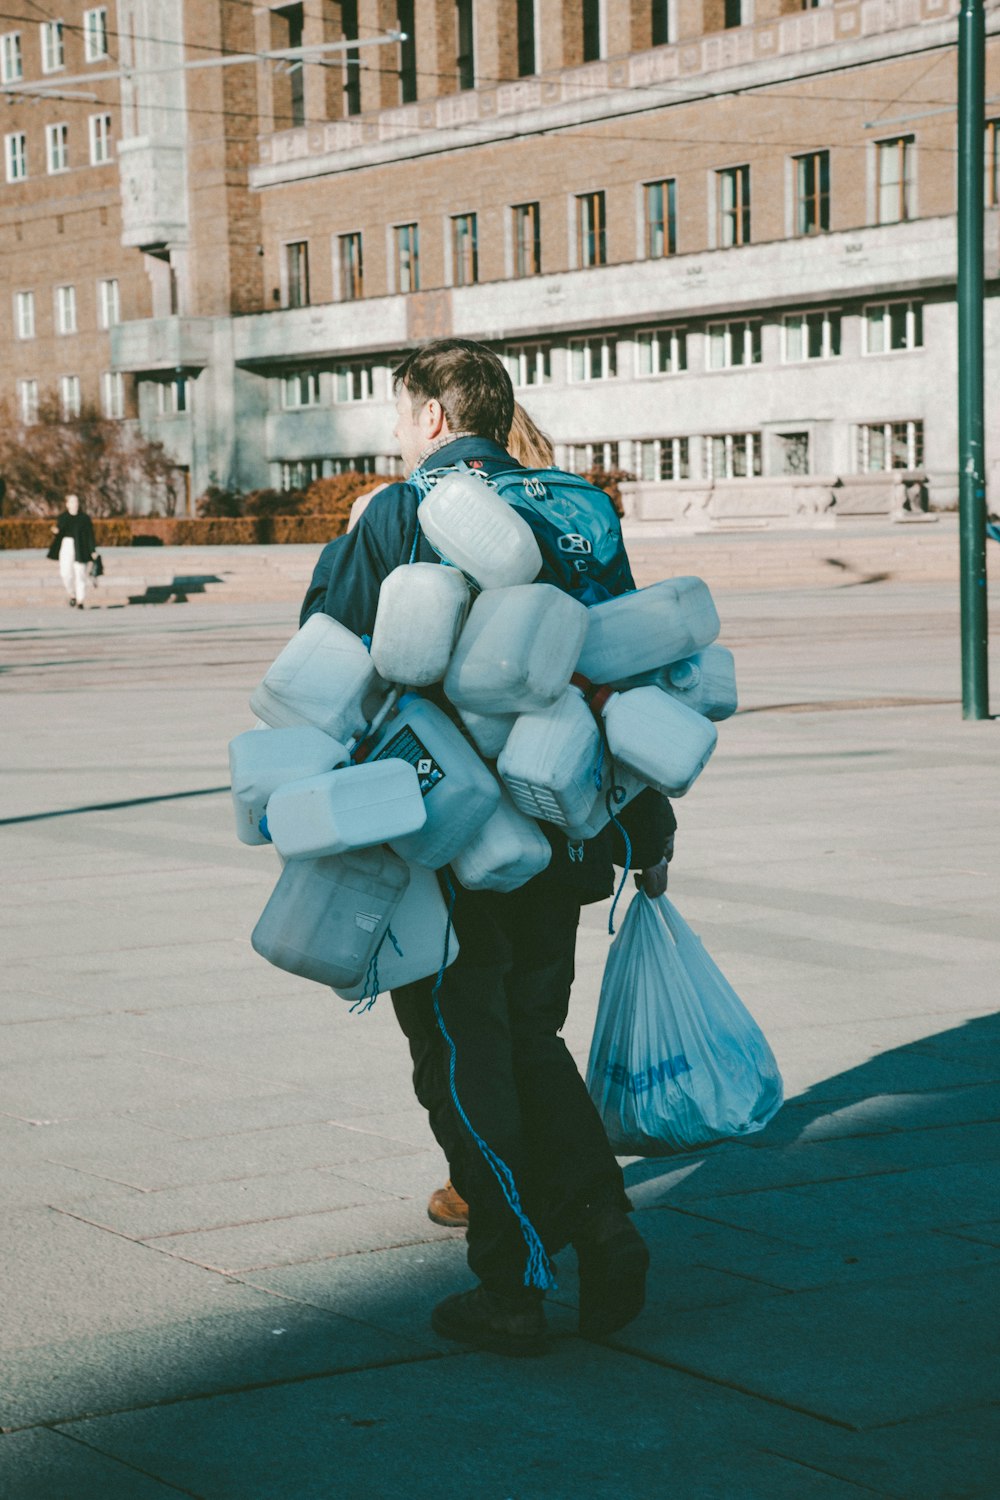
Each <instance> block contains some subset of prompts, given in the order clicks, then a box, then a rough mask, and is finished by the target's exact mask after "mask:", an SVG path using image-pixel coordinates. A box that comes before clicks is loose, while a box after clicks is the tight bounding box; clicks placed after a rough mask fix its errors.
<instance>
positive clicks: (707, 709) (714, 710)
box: [615, 643, 739, 724]
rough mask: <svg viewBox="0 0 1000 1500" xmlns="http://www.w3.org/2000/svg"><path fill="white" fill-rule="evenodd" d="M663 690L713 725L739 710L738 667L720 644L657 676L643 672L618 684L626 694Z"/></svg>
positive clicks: (660, 671) (666, 668)
mask: <svg viewBox="0 0 1000 1500" xmlns="http://www.w3.org/2000/svg"><path fill="white" fill-rule="evenodd" d="M650 684H651V685H652V686H653V687H658V688H662V690H663V692H665V693H669V694H670V696H671V698H676V699H678V701H679V702H681V703H686V704H687V706H688V708H693V709H694V711H695V713H697V714H704V715H705V718H706V719H711V720H712V721H713V723H716V724H718V723H720V722H721V720H723V719H728V718H730V717H731V716H732V715H733V714H734V713H735V712H736V710H737V708H738V706H739V702H738V698H737V694H736V665H735V663H734V661H733V653H732V652H731V651H729V650H727V648H726V647H725V646H720V645H718V643H716V644H715V645H714V646H706V647H705V649H704V651H696V652H695V654H694V656H688V657H685V658H684V660H683V661H675V662H673V663H672V664H671V665H670V666H669V667H660V668H659V670H658V671H656V672H640V674H639V675H638V676H637V677H627V678H625V680H624V681H622V682H616V683H615V687H617V688H620V689H621V690H622V691H623V692H624V691H625V689H626V688H634V687H647V686H649V685H650Z"/></svg>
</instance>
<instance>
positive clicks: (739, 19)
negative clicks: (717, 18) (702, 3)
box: [722, 0, 743, 31]
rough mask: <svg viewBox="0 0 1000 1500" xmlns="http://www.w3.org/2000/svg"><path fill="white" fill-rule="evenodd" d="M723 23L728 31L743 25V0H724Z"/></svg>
mask: <svg viewBox="0 0 1000 1500" xmlns="http://www.w3.org/2000/svg"><path fill="white" fill-rule="evenodd" d="M722 24H723V26H724V27H725V29H726V30H727V31H730V30H731V29H732V28H733V27H734V26H742V25H743V0H724V7H723V13H722Z"/></svg>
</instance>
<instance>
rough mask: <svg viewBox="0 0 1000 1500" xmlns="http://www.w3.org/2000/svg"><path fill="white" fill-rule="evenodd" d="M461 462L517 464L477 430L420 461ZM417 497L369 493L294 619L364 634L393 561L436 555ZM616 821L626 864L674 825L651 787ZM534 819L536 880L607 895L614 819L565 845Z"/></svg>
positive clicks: (645, 861) (661, 841)
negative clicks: (538, 859) (543, 843)
mask: <svg viewBox="0 0 1000 1500" xmlns="http://www.w3.org/2000/svg"><path fill="white" fill-rule="evenodd" d="M462 461H464V462H465V463H468V464H470V465H474V466H475V467H481V468H482V469H483V470H484V471H485V472H486V473H487V474H497V473H502V472H505V471H509V470H511V469H519V468H521V467H523V466H522V465H521V464H519V463H518V462H517V460H516V459H513V458H511V456H510V454H509V453H507V452H506V450H505V449H503V448H501V447H500V445H499V443H494V442H492V441H491V440H490V439H489V438H478V437H463V438H456V439H455V441H454V442H452V443H448V444H446V445H445V446H444V447H442V448H439V449H438V450H437V452H436V453H434V454H432V455H431V457H430V458H429V459H428V460H427V461H426V463H424V464H423V465H421V467H422V469H423V470H424V471H425V472H428V473H430V472H433V471H434V470H436V469H443V468H449V467H451V466H452V465H454V464H457V463H459V462H462ZM420 500H421V494H420V491H419V490H418V489H417V488H416V486H415V485H412V484H407V483H405V482H401V483H398V484H392V485H390V486H389V487H388V489H385V490H383V491H382V492H381V493H380V494H378V495H376V496H375V498H374V499H373V500H372V502H371V504H370V505H369V506H368V507H367V508H366V510H365V511H364V512H363V514H362V516H361V519H360V521H359V522H358V524H357V526H356V527H355V528H354V530H353V531H349V532H348V533H347V534H346V535H345V536H341V537H337V539H336V540H335V541H332V542H328V543H327V545H326V546H325V547H324V548H323V551H322V552H321V553H320V557H319V561H318V562H317V564H316V567H315V569H314V571H313V576H312V580H311V582H310V584H309V588H308V590H307V592H306V596H305V600H304V601H303V604H302V612H301V616H300V621H299V623H300V624H304V623H305V621H306V620H307V619H308V618H309V616H310V615H313V614H316V613H317V611H322V612H323V613H324V614H328V615H331V616H332V617H333V619H335V620H339V621H340V623H341V624H342V625H346V626H347V628H348V630H351V631H353V632H354V634H355V635H359V636H369V637H370V636H371V633H372V627H373V626H374V623H375V612H376V609H377V608H378V595H379V588H380V587H381V584H382V580H383V579H384V578H386V577H387V576H388V574H389V573H391V572H392V570H393V568H398V567H399V566H400V564H402V563H408V562H411V561H413V562H430V563H433V562H439V561H440V559H439V557H438V554H437V553H436V552H435V551H434V548H433V547H432V546H431V544H430V543H429V542H428V541H427V539H426V537H425V536H424V535H423V533H422V532H421V531H420V528H419V526H418V524H417V506H418V505H419V504H420ZM415 541H416V550H415V551H414V542H415ZM629 581H630V582H631V579H630V580H629ZM620 821H621V822H622V824H623V825H624V826H625V828H626V830H627V832H628V835H629V838H630V840H631V843H632V860H631V864H632V868H633V869H644V868H646V867H647V866H649V865H655V864H656V863H657V862H658V860H659V859H660V858H661V857H662V855H663V850H664V846H665V844H666V841H667V839H668V837H669V836H670V835H671V834H672V833H673V832H674V830H675V829H676V827H677V822H676V819H675V818H674V814H673V809H672V808H671V806H670V803H669V801H668V800H667V798H666V797H663V796H661V795H660V794H659V793H658V792H653V791H645V792H640V794H639V796H638V797H636V798H635V799H634V800H633V801H632V802H630V803H629V804H628V806H627V807H626V808H625V809H624V811H623V812H622V813H621V815H620ZM541 826H542V828H543V830H544V831H545V833H546V835H547V837H548V839H549V842H550V843H551V845H552V863H551V864H550V865H549V867H548V869H547V870H544V871H543V872H542V874H541V875H538V876H536V877H535V878H536V880H538V881H542V882H544V881H547V880H555V881H557V882H559V883H560V884H564V885H571V886H572V887H573V888H574V889H576V890H578V891H579V892H580V894H581V897H582V899H583V900H584V901H600V900H602V899H603V898H604V897H605V896H608V895H610V894H611V891H612V889H613V888H614V871H613V868H612V862H614V863H615V864H619V865H623V864H624V863H625V845H624V841H623V840H622V838H621V835H620V834H619V833H618V832H617V830H616V829H615V828H614V826H613V825H611V824H609V825H608V827H607V828H605V829H604V830H603V831H602V832H601V833H599V834H598V835H597V837H596V838H593V839H589V840H588V841H587V843H586V844H585V845H582V846H579V847H576V848H574V849H572V850H571V849H570V847H569V845H568V843H567V840H566V835H565V834H564V833H563V832H562V831H561V830H560V829H558V828H555V827H553V826H552V825H551V824H547V823H542V825H541ZM581 851H582V853H581Z"/></svg>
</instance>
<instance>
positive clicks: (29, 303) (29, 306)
mask: <svg viewBox="0 0 1000 1500" xmlns="http://www.w3.org/2000/svg"><path fill="white" fill-rule="evenodd" d="M14 329H15V332H16V334H17V337H18V338H19V339H33V338H34V337H35V294H34V292H15V293H14Z"/></svg>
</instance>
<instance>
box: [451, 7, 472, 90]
mask: <svg viewBox="0 0 1000 1500" xmlns="http://www.w3.org/2000/svg"><path fill="white" fill-rule="evenodd" d="M455 40H456V57H455V67H456V69H457V70H458V86H459V88H460V89H474V88H475V86H476V54H475V37H474V32H473V25H472V0H455Z"/></svg>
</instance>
